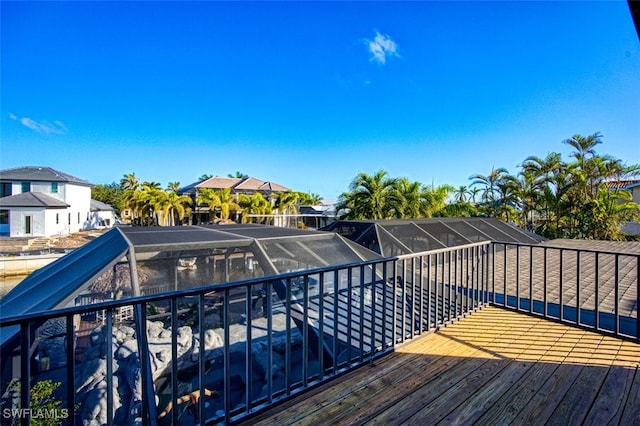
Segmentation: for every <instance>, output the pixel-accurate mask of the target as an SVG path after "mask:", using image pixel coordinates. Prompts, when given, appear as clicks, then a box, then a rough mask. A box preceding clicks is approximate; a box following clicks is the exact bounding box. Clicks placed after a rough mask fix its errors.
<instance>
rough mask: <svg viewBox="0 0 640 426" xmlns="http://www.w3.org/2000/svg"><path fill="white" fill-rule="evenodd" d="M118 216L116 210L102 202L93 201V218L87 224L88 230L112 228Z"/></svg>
mask: <svg viewBox="0 0 640 426" xmlns="http://www.w3.org/2000/svg"><path fill="white" fill-rule="evenodd" d="M115 220H116V215H115V211H114V208H113V207H112V206H110V205H109V204H105V203H103V202H102V201H98V200H91V217H90V218H89V221H88V223H87V224H86V226H85V228H86V229H101V228H111V227H112V226H113V225H114V224H115Z"/></svg>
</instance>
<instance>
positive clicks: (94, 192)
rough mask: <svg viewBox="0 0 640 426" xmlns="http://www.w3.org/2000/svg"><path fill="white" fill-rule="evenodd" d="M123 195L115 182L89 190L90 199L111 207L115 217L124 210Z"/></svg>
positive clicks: (123, 192)
mask: <svg viewBox="0 0 640 426" xmlns="http://www.w3.org/2000/svg"><path fill="white" fill-rule="evenodd" d="M124 194H125V191H124V190H123V189H122V188H121V187H120V185H118V184H117V183H115V182H113V183H110V184H108V185H95V186H93V187H92V188H91V198H92V199H94V200H97V201H101V202H103V203H105V204H108V205H110V206H113V208H114V209H115V213H116V214H117V215H119V214H120V211H122V210H123V209H124V208H125V207H124V206H125V202H124Z"/></svg>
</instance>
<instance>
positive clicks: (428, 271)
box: [427, 254, 431, 331]
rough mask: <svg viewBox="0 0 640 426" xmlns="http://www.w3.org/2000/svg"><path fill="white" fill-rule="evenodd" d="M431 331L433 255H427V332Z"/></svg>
mask: <svg viewBox="0 0 640 426" xmlns="http://www.w3.org/2000/svg"><path fill="white" fill-rule="evenodd" d="M429 330H431V255H430V254H428V255H427V331H429Z"/></svg>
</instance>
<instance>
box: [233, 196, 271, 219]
mask: <svg viewBox="0 0 640 426" xmlns="http://www.w3.org/2000/svg"><path fill="white" fill-rule="evenodd" d="M238 205H239V206H240V207H241V208H242V210H243V213H246V214H257V215H267V214H271V212H272V207H271V203H270V202H269V201H268V200H266V199H265V198H264V197H263V195H262V194H261V193H259V192H255V193H253V194H251V195H247V194H240V196H239V197H238ZM264 220H265V219H264V218H262V219H260V220H259V221H258V222H259V223H261V222H263V221H264ZM242 221H243V222H246V221H247V216H246V215H245V214H243V215H242Z"/></svg>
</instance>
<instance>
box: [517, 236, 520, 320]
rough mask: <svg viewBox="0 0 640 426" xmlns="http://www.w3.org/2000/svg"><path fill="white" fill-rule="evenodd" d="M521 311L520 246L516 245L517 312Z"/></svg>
mask: <svg viewBox="0 0 640 426" xmlns="http://www.w3.org/2000/svg"><path fill="white" fill-rule="evenodd" d="M519 310H520V246H519V245H516V311H519Z"/></svg>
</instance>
